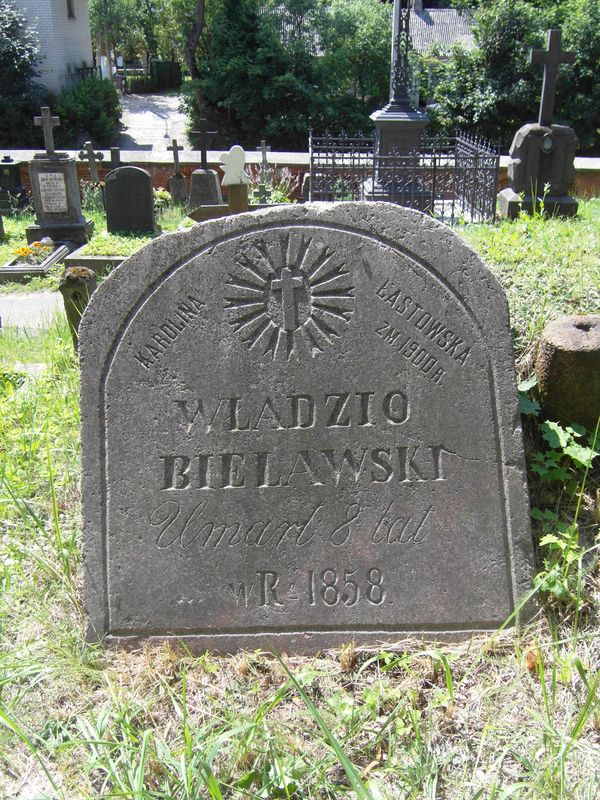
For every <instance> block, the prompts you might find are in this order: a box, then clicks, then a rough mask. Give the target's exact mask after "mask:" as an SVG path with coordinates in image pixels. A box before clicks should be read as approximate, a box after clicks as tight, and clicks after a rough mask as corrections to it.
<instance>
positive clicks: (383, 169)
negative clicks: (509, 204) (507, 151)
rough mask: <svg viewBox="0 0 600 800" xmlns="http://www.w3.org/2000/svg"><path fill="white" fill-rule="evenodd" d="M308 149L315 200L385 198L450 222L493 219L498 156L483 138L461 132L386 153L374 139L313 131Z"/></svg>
mask: <svg viewBox="0 0 600 800" xmlns="http://www.w3.org/2000/svg"><path fill="white" fill-rule="evenodd" d="M309 149H310V179H309V191H308V195H309V199H311V200H328V201H331V200H386V201H387V202H391V203H397V204H398V205H401V206H408V207H409V208H415V209H417V210H419V211H423V212H425V213H428V214H431V215H432V216H434V217H436V218H437V219H439V220H441V221H442V222H447V223H449V224H452V223H454V222H458V221H460V220H464V221H467V222H486V221H489V220H493V219H494V217H495V214H496V195H497V193H498V167H499V163H500V156H499V154H498V151H497V149H496V148H495V147H493V146H492V145H491V144H490V143H489V142H487V141H485V140H483V139H480V138H477V137H474V136H469V135H466V134H463V133H461V134H458V135H457V136H454V137H451V138H448V139H427V140H424V141H423V143H422V146H421V148H420V149H419V151H418V152H413V153H411V154H409V155H398V154H397V153H393V152H392V153H390V154H389V155H385V156H382V155H379V154H378V152H377V150H376V147H375V140H374V139H369V138H362V139H358V138H357V139H353V138H344V137H331V136H322V137H316V136H313V135H312V134H311V136H310V144H309Z"/></svg>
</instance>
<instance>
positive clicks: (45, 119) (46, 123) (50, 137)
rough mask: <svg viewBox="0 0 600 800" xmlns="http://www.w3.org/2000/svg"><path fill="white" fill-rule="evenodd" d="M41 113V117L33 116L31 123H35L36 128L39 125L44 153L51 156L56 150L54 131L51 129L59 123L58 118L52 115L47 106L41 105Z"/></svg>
mask: <svg viewBox="0 0 600 800" xmlns="http://www.w3.org/2000/svg"><path fill="white" fill-rule="evenodd" d="M41 113H42V116H41V117H34V118H33V124H34V125H37V127H38V128H40V127H41V129H42V131H43V132H44V147H45V148H46V154H47V155H49V156H53V155H54V154H55V152H56V151H55V149H54V132H53V130H52V129H53V128H56V127H58V126H59V125H60V118H59V117H53V116H52V113H51V111H50V109H49V107H48V106H42V109H41Z"/></svg>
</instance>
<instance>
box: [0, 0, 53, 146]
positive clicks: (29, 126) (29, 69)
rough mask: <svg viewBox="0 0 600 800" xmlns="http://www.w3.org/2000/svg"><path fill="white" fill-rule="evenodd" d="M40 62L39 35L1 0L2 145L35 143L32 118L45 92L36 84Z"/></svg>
mask: <svg viewBox="0 0 600 800" xmlns="http://www.w3.org/2000/svg"><path fill="white" fill-rule="evenodd" d="M38 62H39V50H38V43H37V36H36V34H35V32H34V31H33V30H31V29H30V28H28V27H27V23H26V20H25V18H24V17H23V15H22V14H21V12H20V11H17V10H16V9H15V7H14V6H13V5H12V3H10V2H7V0H0V86H1V87H2V92H1V94H0V145H2V146H7V145H12V146H14V144H15V142H19V143H20V144H33V143H34V142H35V141H36V140H37V137H36V136H35V133H34V131H35V128H34V127H33V123H32V120H31V117H32V116H33V115H34V114H36V113H39V108H40V103H41V101H42V99H43V97H44V95H45V94H46V90H45V89H44V88H43V87H40V86H37V85H36V84H34V82H33V79H34V78H35V77H36V76H37V74H38V73H37V72H36V66H37V64H38Z"/></svg>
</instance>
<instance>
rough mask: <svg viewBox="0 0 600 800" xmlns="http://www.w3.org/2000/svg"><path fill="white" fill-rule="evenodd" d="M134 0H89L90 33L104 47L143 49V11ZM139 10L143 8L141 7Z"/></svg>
mask: <svg viewBox="0 0 600 800" xmlns="http://www.w3.org/2000/svg"><path fill="white" fill-rule="evenodd" d="M139 5H140V4H138V2H136V0H90V26H91V29H92V36H93V37H94V39H95V40H96V41H97V42H98V43H100V45H101V50H102V52H104V53H106V50H107V49H110V50H114V51H115V52H124V53H125V54H127V55H129V54H134V53H135V52H136V51H137V50H138V49H143V48H144V44H145V40H144V29H143V14H141V13H140V8H139ZM142 11H143V9H142Z"/></svg>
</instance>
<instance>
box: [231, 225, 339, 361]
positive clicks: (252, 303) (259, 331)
mask: <svg viewBox="0 0 600 800" xmlns="http://www.w3.org/2000/svg"><path fill="white" fill-rule="evenodd" d="M278 244H279V246H278V247H277V248H275V249H273V248H272V247H271V248H269V247H268V246H267V245H266V244H265V242H264V241H261V240H258V241H253V242H252V243H251V244H248V243H246V244H243V245H241V246H240V247H239V250H238V252H237V255H236V260H235V266H234V267H233V268H232V270H231V271H230V273H229V276H228V280H227V285H226V294H225V309H226V311H227V312H228V314H229V321H230V324H231V326H232V328H233V329H234V330H235V331H236V332H237V333H239V334H240V335H241V337H242V340H243V342H244V343H245V345H246V346H247V347H248V349H249V350H251V351H256V352H257V353H260V354H262V355H268V356H269V357H271V358H272V359H275V358H276V357H278V356H279V355H280V354H281V355H282V357H284V358H285V359H289V358H290V357H291V355H292V353H293V352H299V350H300V349H302V350H303V351H304V352H307V353H310V355H311V356H313V357H314V356H315V355H316V354H317V353H321V352H323V349H324V348H325V347H326V346H327V345H331V344H332V343H333V341H334V339H336V338H339V337H340V336H341V335H342V332H343V330H344V329H345V327H346V326H347V324H348V322H349V321H350V318H351V316H352V313H353V304H354V286H353V285H352V282H351V276H350V272H349V271H348V269H347V267H346V264H345V261H344V258H343V257H342V256H340V255H339V254H338V253H337V252H336V251H335V250H333V249H331V248H329V247H328V246H326V245H325V244H323V243H322V242H319V241H318V239H315V238H314V237H313V236H304V235H296V234H285V235H281V236H280V237H279V242H278Z"/></svg>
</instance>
